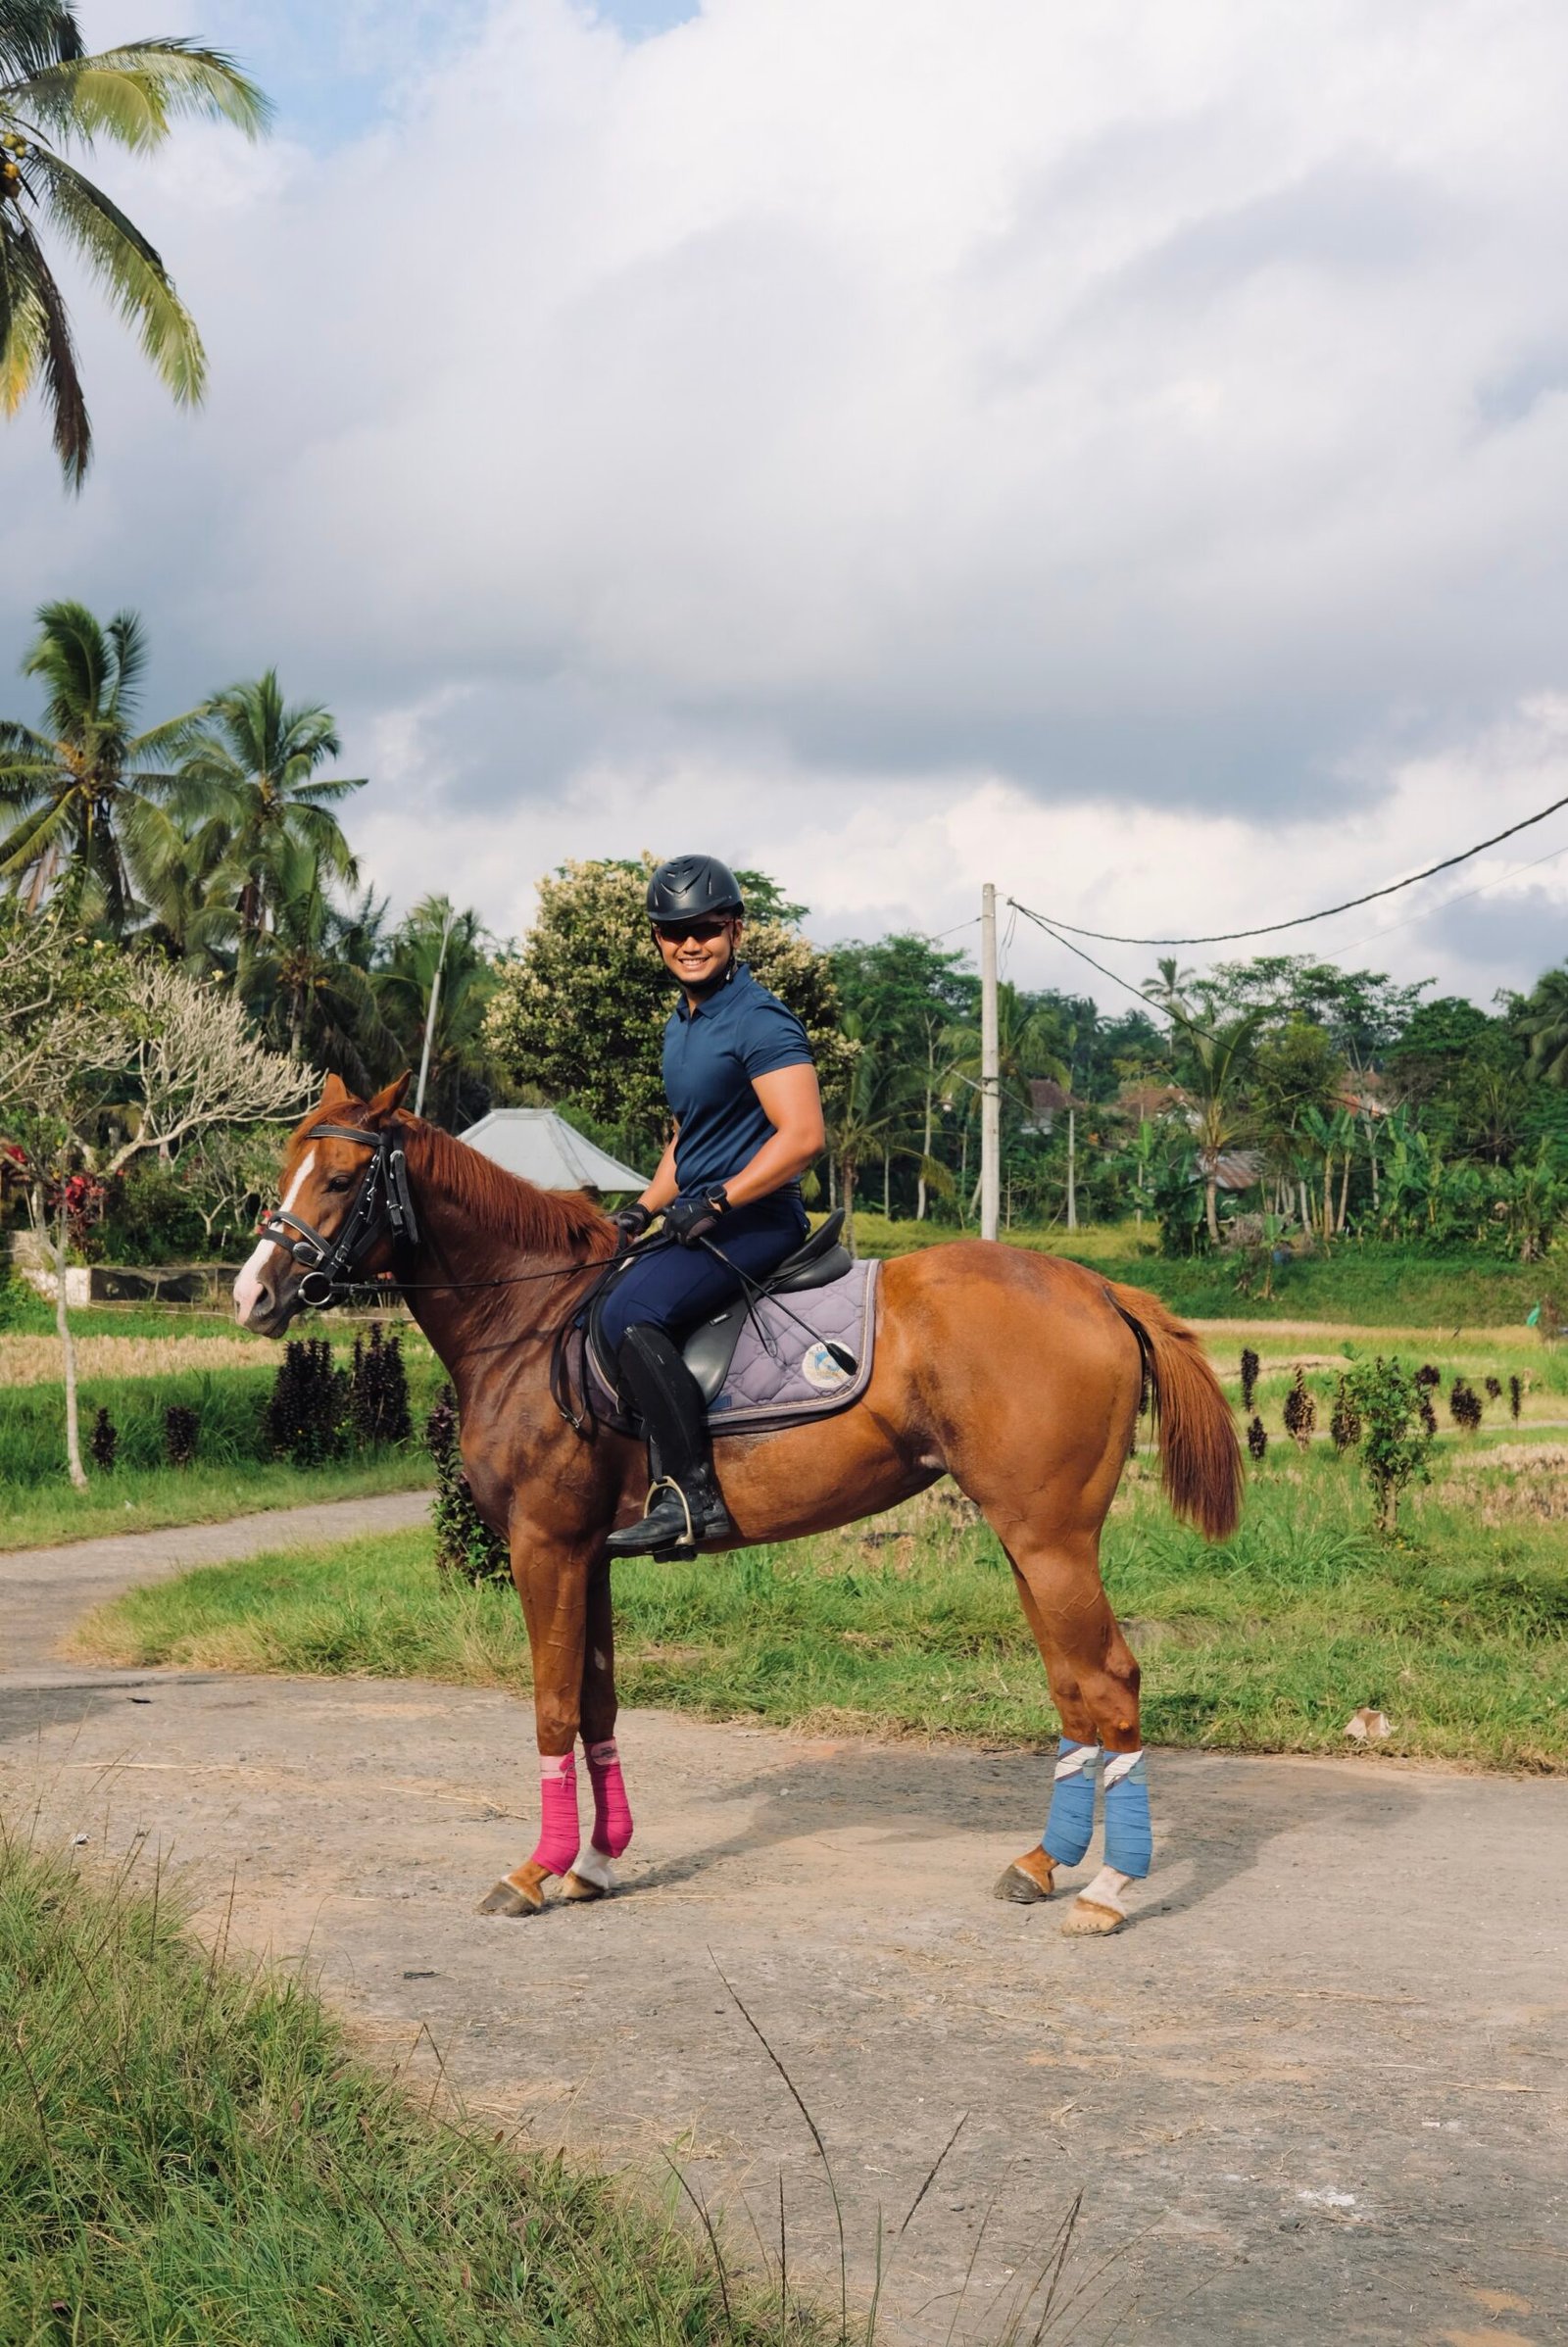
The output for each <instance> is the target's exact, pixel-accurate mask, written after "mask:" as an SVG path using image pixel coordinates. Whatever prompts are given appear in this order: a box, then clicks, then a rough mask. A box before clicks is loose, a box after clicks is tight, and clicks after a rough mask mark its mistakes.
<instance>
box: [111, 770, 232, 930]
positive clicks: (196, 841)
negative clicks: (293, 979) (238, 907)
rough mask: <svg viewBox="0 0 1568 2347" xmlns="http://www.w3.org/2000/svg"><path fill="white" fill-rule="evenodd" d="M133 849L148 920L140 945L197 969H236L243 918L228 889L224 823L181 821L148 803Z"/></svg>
mask: <svg viewBox="0 0 1568 2347" xmlns="http://www.w3.org/2000/svg"><path fill="white" fill-rule="evenodd" d="M132 845H133V861H134V865H135V871H136V886H137V890H138V893H139V894H140V896H141V899H142V910H143V913H144V915H145V918H144V920H143V923H142V926H141V927H140V928H139V929H138V930H137V932H136V937H137V942H138V943H142V942H145V943H146V944H148V945H151V946H156V947H157V948H158V949H159V950H160V951H161V952H162V953H168V954H170V955H171V956H172V957H173V958H175V959H178V960H185V961H189V962H191V963H192V964H193V965H194V966H195V967H197V968H201V967H203V966H205V967H206V968H208V969H209V970H219V969H227V968H230V967H232V953H231V949H232V947H233V943H234V937H235V932H236V930H237V928H238V915H237V914H236V912H235V910H234V904H233V897H232V892H231V891H229V890H228V889H227V888H226V886H225V882H226V877H227V869H226V864H225V857H226V856H227V852H228V834H227V832H226V830H225V829H224V827H223V824H222V821H221V818H219V817H216V816H213V815H208V816H205V817H201V818H198V819H197V820H195V821H194V822H189V821H181V820H180V819H179V817H178V816H177V815H176V814H175V813H174V812H173V811H172V809H171V808H169V807H155V806H153V805H151V804H150V803H149V804H148V805H146V806H144V807H139V808H138V809H137V811H136V818H135V822H134V826H133V827H132Z"/></svg>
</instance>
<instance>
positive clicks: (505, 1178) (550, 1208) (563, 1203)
mask: <svg viewBox="0 0 1568 2347" xmlns="http://www.w3.org/2000/svg"><path fill="white" fill-rule="evenodd" d="M406 1130H407V1133H408V1153H409V1169H410V1171H411V1172H412V1173H413V1174H414V1175H415V1177H416V1179H417V1180H418V1181H420V1182H429V1183H431V1184H432V1185H433V1187H434V1188H435V1189H436V1190H438V1191H439V1192H440V1193H441V1195H442V1197H443V1198H446V1199H448V1200H449V1201H450V1203H451V1204H453V1205H455V1206H461V1207H462V1209H463V1211H464V1212H465V1213H466V1214H467V1215H469V1216H471V1218H472V1220H473V1222H474V1224H475V1226H476V1227H477V1228H479V1229H481V1230H483V1231H485V1232H487V1233H488V1234H489V1235H490V1236H491V1237H493V1238H496V1239H501V1240H504V1241H505V1242H506V1243H507V1244H508V1245H509V1246H512V1247H516V1248H517V1249H518V1250H519V1252H521V1253H523V1254H530V1255H576V1256H578V1257H580V1258H581V1259H582V1260H584V1261H593V1260H595V1259H596V1258H598V1257H600V1256H604V1255H608V1254H610V1253H611V1252H612V1251H613V1247H614V1240H615V1230H614V1225H613V1223H612V1221H611V1219H610V1217H609V1215H608V1214H606V1213H605V1211H604V1209H603V1208H602V1207H600V1206H596V1205H595V1204H594V1201H593V1199H592V1198H587V1197H585V1196H584V1194H583V1192H582V1191H580V1190H541V1189H540V1188H539V1187H538V1185H537V1183H534V1182H526V1181H524V1180H523V1178H522V1176H521V1175H520V1174H514V1173H508V1172H507V1170H506V1168H505V1166H501V1165H497V1164H495V1163H494V1162H493V1161H492V1160H491V1159H490V1158H489V1157H483V1156H481V1155H480V1153H479V1151H478V1150H477V1149H469V1147H468V1146H467V1144H466V1142H463V1141H456V1140H454V1139H453V1137H452V1135H451V1134H450V1133H443V1132H442V1131H441V1129H440V1127H439V1126H438V1125H427V1124H425V1123H424V1122H423V1120H422V1119H420V1120H419V1121H417V1122H416V1121H414V1120H410V1122H409V1123H408V1125H407V1127H406ZM416 1203H417V1200H416Z"/></svg>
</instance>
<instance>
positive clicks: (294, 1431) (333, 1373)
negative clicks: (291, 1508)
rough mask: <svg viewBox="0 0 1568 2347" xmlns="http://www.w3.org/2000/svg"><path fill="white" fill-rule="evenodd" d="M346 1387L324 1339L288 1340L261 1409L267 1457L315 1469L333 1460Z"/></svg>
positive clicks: (340, 1437) (340, 1434)
mask: <svg viewBox="0 0 1568 2347" xmlns="http://www.w3.org/2000/svg"><path fill="white" fill-rule="evenodd" d="M348 1384H349V1381H348V1378H347V1376H346V1374H345V1373H344V1372H343V1371H342V1370H339V1369H334V1368H333V1366H332V1347H331V1345H328V1343H327V1342H326V1339H325V1338H324V1337H311V1338H309V1339H305V1340H301V1339H299V1338H294V1339H291V1340H290V1342H289V1344H288V1345H287V1346H286V1347H285V1349H284V1353H283V1358H282V1360H281V1361H280V1362H279V1363H278V1369H277V1376H276V1379H275V1380H274V1382H273V1386H272V1395H271V1399H270V1401H269V1403H268V1405H267V1435H268V1441H269V1442H270V1445H271V1449H272V1452H273V1455H274V1456H275V1457H277V1458H286V1459H290V1460H292V1462H293V1464H294V1465H295V1466H296V1467H319V1466H321V1465H323V1464H324V1463H325V1461H326V1460H328V1459H331V1458H335V1457H336V1456H337V1454H338V1452H339V1451H340V1450H341V1448H342V1446H343V1413H344V1408H345V1405H346V1403H347V1399H348Z"/></svg>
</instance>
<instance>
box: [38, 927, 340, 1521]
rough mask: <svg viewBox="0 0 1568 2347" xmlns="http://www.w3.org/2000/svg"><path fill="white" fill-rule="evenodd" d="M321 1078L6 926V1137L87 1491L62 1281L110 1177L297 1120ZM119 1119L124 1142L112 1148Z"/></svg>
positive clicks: (101, 966) (103, 958)
mask: <svg viewBox="0 0 1568 2347" xmlns="http://www.w3.org/2000/svg"><path fill="white" fill-rule="evenodd" d="M317 1081H318V1080H317V1077H316V1075H315V1072H314V1071H313V1070H312V1069H309V1068H307V1067H305V1066H303V1065H302V1064H301V1063H300V1062H299V1061H298V1060H293V1059H285V1058H283V1057H282V1056H281V1055H280V1054H279V1053H277V1052H274V1051H267V1050H265V1049H264V1047H263V1046H262V1045H260V1044H259V1043H257V1042H256V1040H255V1038H254V1036H253V1035H252V1034H251V1033H250V1031H249V1029H248V1027H247V1026H246V1023H245V1016H244V1012H243V1010H242V1009H241V1007H240V1006H239V1004H238V1003H236V1002H234V1001H233V1000H232V998H231V997H229V996H226V995H223V994H221V993H220V992H218V991H217V989H216V988H214V987H213V986H211V985H203V984H201V983H200V982H199V981H197V980H196V979H193V978H191V977H188V976H187V975H186V973H185V972H184V971H183V970H179V969H174V968H170V967H166V966H164V965H161V964H157V963H152V962H136V961H130V962H127V961H126V960H125V959H124V958H123V956H122V955H121V954H119V953H111V952H109V951H108V950H106V949H105V948H104V947H103V946H102V945H94V946H90V945H88V944H87V942H86V941H85V940H84V939H82V938H80V937H77V936H73V934H72V933H71V932H70V931H69V930H68V929H67V928H65V927H64V926H63V925H62V924H61V923H60V922H59V921H58V920H53V919H48V918H45V919H39V918H37V917H36V916H34V917H33V918H32V919H30V920H29V919H26V918H25V917H24V916H22V915H20V914H19V913H16V912H12V913H10V914H9V915H4V916H0V1127H3V1130H4V1134H5V1141H6V1148H7V1151H8V1154H9V1156H10V1158H11V1160H12V1162H13V1164H15V1165H16V1166H17V1167H18V1168H19V1169H20V1170H21V1172H22V1173H23V1175H24V1177H25V1182H26V1187H27V1198H28V1203H29V1208H30V1211H31V1215H32V1221H33V1227H34V1230H35V1231H36V1232H37V1234H38V1237H39V1238H40V1240H41V1241H43V1242H44V1244H45V1246H46V1247H47V1248H48V1251H49V1253H50V1255H51V1256H52V1259H53V1269H54V1275H55V1325H56V1327H57V1329H58V1330H59V1333H60V1345H61V1358H62V1363H63V1369H64V1378H65V1388H66V1460H67V1465H68V1468H69V1470H70V1474H71V1480H72V1482H73V1484H74V1485H75V1486H76V1488H77V1490H78V1491H80V1490H82V1489H83V1488H84V1487H85V1485H86V1480H87V1478H86V1473H85V1470H84V1468H83V1466H82V1462H81V1442H80V1429H79V1424H78V1418H77V1407H76V1356H75V1347H74V1345H73V1342H72V1335H71V1321H70V1315H69V1313H68V1311H67V1308H66V1271H67V1266H68V1259H69V1256H70V1251H71V1246H72V1242H73V1239H79V1237H80V1236H81V1231H82V1228H83V1226H84V1224H85V1223H86V1221H87V1220H89V1219H90V1218H91V1215H92V1213H93V1210H94V1205H95V1202H96V1200H97V1198H98V1197H99V1196H100V1194H101V1186H102V1179H103V1177H104V1176H105V1175H106V1174H112V1173H118V1172H120V1171H121V1170H122V1169H123V1167H124V1166H125V1165H127V1164H128V1163H129V1162H130V1160H131V1159H132V1158H133V1157H135V1156H136V1155H138V1154H139V1153H140V1152H142V1151H144V1150H149V1149H157V1150H159V1151H160V1152H161V1153H163V1154H165V1155H168V1154H170V1153H171V1152H172V1149H174V1148H176V1147H177V1146H178V1145H179V1144H180V1143H182V1142H184V1143H190V1142H192V1141H194V1140H196V1139H197V1138H199V1137H201V1136H205V1135H208V1134H212V1133H214V1132H215V1131H216V1130H217V1129H218V1128H219V1127H221V1126H227V1125H236V1124H250V1123H256V1122H260V1121H262V1120H263V1119H267V1118H272V1119H275V1118H277V1117H279V1116H282V1115H285V1114H287V1113H289V1112H290V1111H293V1110H297V1109H300V1108H303V1107H304V1105H305V1104H306V1102H307V1101H308V1100H310V1099H311V1098H312V1097H313V1095H314V1092H315V1090H316V1086H317ZM111 1114H112V1117H113V1122H114V1125H115V1126H116V1128H117V1129H119V1130H120V1131H121V1132H122V1133H123V1138H122V1139H120V1140H119V1141H118V1142H116V1143H114V1144H113V1145H111V1146H109V1147H108V1148H107V1149H106V1146H105V1144H104V1143H103V1140H102V1135H103V1132H104V1129H105V1126H106V1124H107V1123H109V1122H110V1120H111Z"/></svg>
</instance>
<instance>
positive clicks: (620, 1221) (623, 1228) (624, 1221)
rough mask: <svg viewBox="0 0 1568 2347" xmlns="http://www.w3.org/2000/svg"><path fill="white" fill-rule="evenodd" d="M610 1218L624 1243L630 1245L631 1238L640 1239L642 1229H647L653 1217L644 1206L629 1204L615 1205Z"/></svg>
mask: <svg viewBox="0 0 1568 2347" xmlns="http://www.w3.org/2000/svg"><path fill="white" fill-rule="evenodd" d="M610 1219H611V1221H612V1222H613V1224H614V1226H615V1228H616V1230H617V1231H618V1232H619V1233H620V1235H621V1237H622V1239H623V1240H624V1241H625V1242H626V1245H627V1246H628V1247H630V1246H631V1244H632V1242H633V1240H635V1239H640V1238H641V1237H642V1235H643V1233H644V1231H646V1230H647V1228H648V1226H649V1224H650V1223H651V1222H652V1221H653V1219H654V1218H653V1216H652V1215H651V1214H650V1213H649V1211H648V1208H647V1207H646V1206H643V1205H636V1204H633V1205H630V1206H617V1207H616V1208H615V1211H614V1213H613V1214H612V1216H611V1217H610Z"/></svg>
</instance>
